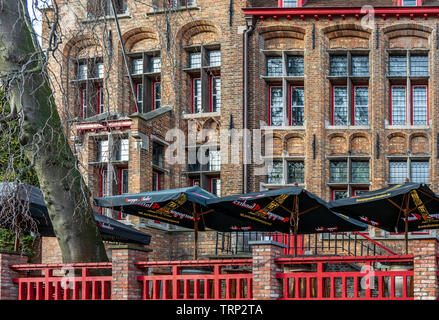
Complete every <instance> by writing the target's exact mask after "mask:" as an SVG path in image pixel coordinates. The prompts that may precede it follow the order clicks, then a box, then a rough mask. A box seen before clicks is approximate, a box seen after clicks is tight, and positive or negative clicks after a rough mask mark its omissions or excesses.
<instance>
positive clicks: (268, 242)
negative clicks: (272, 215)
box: [248, 240, 288, 248]
mask: <svg viewBox="0 0 439 320" xmlns="http://www.w3.org/2000/svg"><path fill="white" fill-rule="evenodd" d="M248 244H249V245H251V246H262V245H272V246H276V247H280V248H287V247H288V246H287V245H286V244H283V243H279V242H275V241H271V240H262V241H249V242H248Z"/></svg>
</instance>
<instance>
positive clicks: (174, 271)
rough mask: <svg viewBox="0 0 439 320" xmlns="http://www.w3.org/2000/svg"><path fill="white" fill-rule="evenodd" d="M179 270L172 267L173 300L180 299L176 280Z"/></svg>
mask: <svg viewBox="0 0 439 320" xmlns="http://www.w3.org/2000/svg"><path fill="white" fill-rule="evenodd" d="M179 272H180V271H179V270H178V267H177V266H173V267H172V295H173V296H172V298H173V299H174V300H177V299H180V290H179V289H180V286H179V283H178V280H177V276H178V274H179Z"/></svg>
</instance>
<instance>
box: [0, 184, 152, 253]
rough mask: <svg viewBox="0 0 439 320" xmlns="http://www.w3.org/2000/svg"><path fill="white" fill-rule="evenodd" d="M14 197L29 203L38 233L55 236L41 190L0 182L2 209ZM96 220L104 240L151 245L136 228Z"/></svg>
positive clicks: (98, 217) (112, 221) (147, 238)
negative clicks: (4, 203)
mask: <svg viewBox="0 0 439 320" xmlns="http://www.w3.org/2000/svg"><path fill="white" fill-rule="evenodd" d="M17 190H18V192H17ZM13 197H15V198H16V199H18V200H19V201H21V202H22V203H29V211H30V215H31V217H32V218H33V219H34V221H35V222H36V223H37V226H38V232H39V233H40V234H41V235H42V236H48V237H54V236H55V233H54V231H53V227H52V223H51V221H50V218H49V213H48V211H47V207H46V204H45V202H44V197H43V194H42V193H41V190H40V189H38V188H35V187H33V186H31V185H29V184H26V183H20V185H19V186H18V189H17V185H16V184H13V183H6V182H0V208H1V204H2V203H3V201H8V199H11V198H13ZM94 218H95V220H96V224H97V226H98V229H99V231H100V233H101V235H102V238H103V239H104V240H107V241H116V242H125V243H137V244H142V245H148V244H149V243H150V240H151V236H150V235H147V234H145V233H143V232H141V231H139V230H136V229H135V228H132V227H130V226H127V225H125V224H123V223H121V222H119V221H116V220H114V219H112V218H109V217H107V216H103V215H101V214H99V213H96V212H95V213H94ZM0 225H1V223H0ZM5 227H6V226H5ZM24 231H26V230H24Z"/></svg>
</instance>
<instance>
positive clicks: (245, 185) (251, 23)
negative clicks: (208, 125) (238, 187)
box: [242, 17, 255, 193]
mask: <svg viewBox="0 0 439 320" xmlns="http://www.w3.org/2000/svg"><path fill="white" fill-rule="evenodd" d="M254 29H255V26H254V19H253V17H248V18H247V29H246V30H245V31H244V135H243V137H244V138H243V145H244V148H243V152H242V160H243V165H244V168H243V171H244V172H243V173H244V174H243V179H244V183H243V193H247V191H248V182H247V179H248V164H247V158H248V156H247V151H248V148H247V146H248V139H247V138H248V136H247V134H246V133H247V128H248V117H247V115H248V37H249V34H250V33H251V32H253V30H254Z"/></svg>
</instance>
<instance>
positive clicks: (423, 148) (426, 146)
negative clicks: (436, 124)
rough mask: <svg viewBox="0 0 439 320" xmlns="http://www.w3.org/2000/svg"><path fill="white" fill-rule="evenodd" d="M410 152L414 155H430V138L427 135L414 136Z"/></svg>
mask: <svg viewBox="0 0 439 320" xmlns="http://www.w3.org/2000/svg"><path fill="white" fill-rule="evenodd" d="M410 151H411V153H412V154H429V153H430V143H429V138H428V137H427V136H426V135H425V134H416V133H415V134H412V135H411V137H410Z"/></svg>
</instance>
